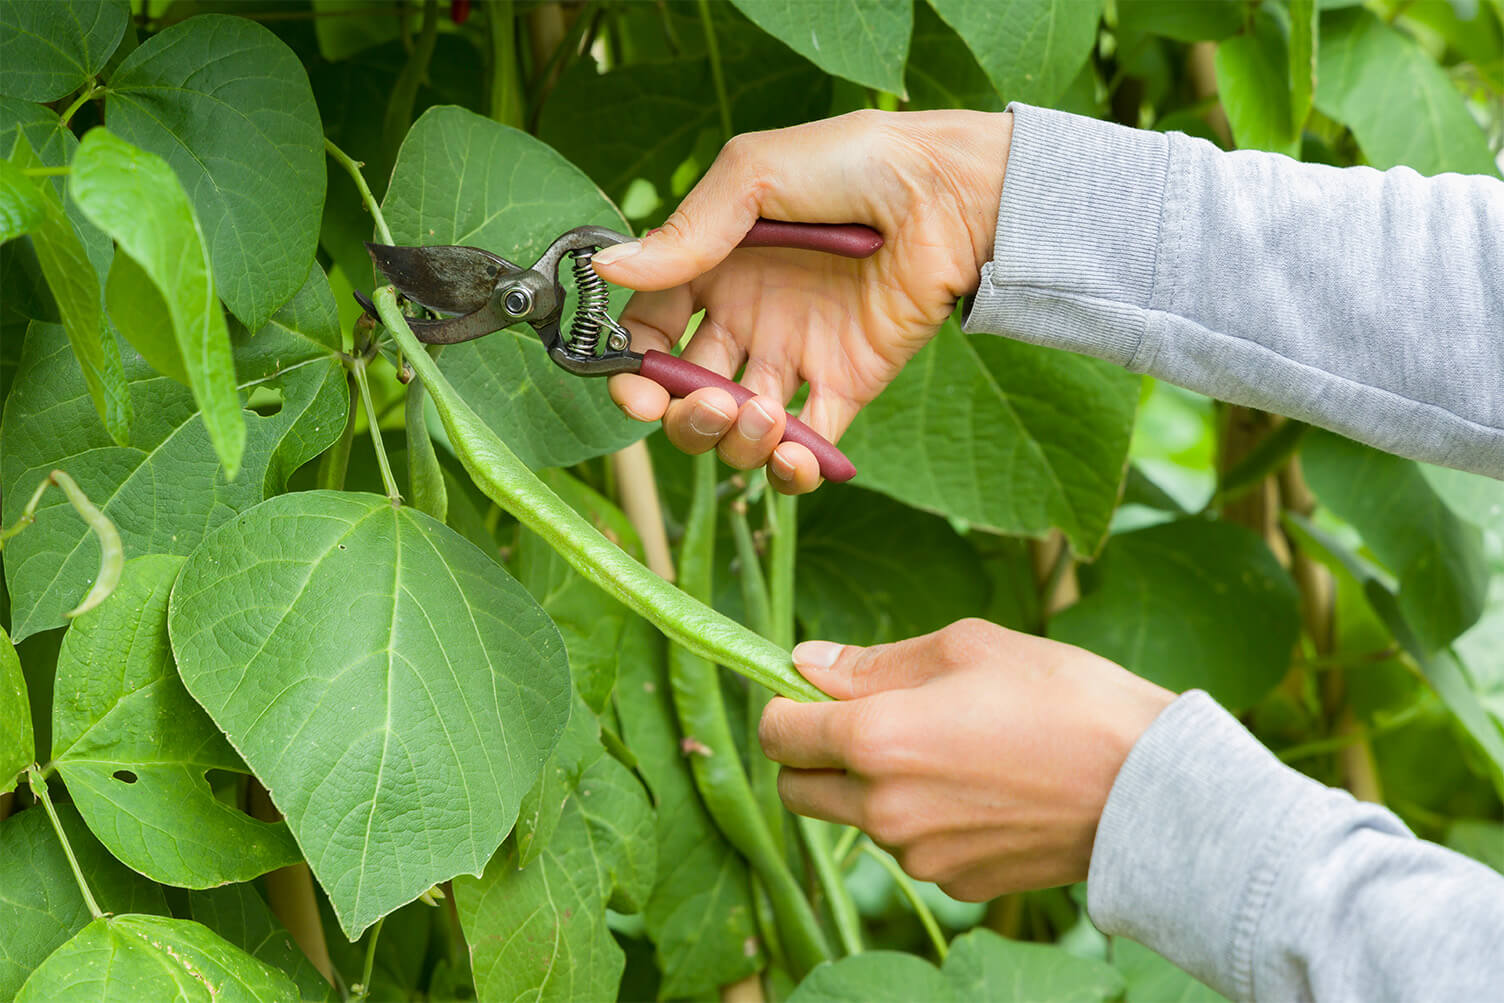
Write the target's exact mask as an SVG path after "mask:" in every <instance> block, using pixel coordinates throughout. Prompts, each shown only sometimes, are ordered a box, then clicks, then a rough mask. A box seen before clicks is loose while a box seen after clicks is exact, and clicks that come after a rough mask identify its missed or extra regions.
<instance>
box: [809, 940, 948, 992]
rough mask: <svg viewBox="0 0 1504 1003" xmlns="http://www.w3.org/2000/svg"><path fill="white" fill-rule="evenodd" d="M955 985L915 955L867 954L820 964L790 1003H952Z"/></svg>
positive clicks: (896, 953) (876, 952)
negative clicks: (914, 1002) (920, 1002)
mask: <svg viewBox="0 0 1504 1003" xmlns="http://www.w3.org/2000/svg"><path fill="white" fill-rule="evenodd" d="M959 999H960V997H958V996H957V995H956V992H955V987H954V985H953V984H952V982H951V981H950V980H949V979H947V978H946V977H945V976H944V975H942V974H940V970H939V969H937V968H936V967H935V966H934V965H932V964H930V963H929V962H928V961H925V960H924V959H923V958H920V957H917V956H915V955H912V954H900V953H899V952H897V951H867V952H866V953H864V954H853V955H850V956H848V957H845V958H842V959H841V960H840V961H835V962H831V961H825V962H821V963H820V964H819V965H816V966H815V968H814V970H813V971H811V972H810V973H809V974H808V975H806V976H805V977H804V981H803V982H801V983H799V987H798V988H797V989H795V990H794V992H793V994H792V995H791V996H789V998H788V1003H856V1001H858V1000H860V1001H862V1003H913V1001H915V1000H924V1001H925V1003H952V1001H955V1000H959Z"/></svg>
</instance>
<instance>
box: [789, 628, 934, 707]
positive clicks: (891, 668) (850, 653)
mask: <svg viewBox="0 0 1504 1003" xmlns="http://www.w3.org/2000/svg"><path fill="white" fill-rule="evenodd" d="M935 637H936V635H934V634H926V635H925V636H923V637H914V638H909V639H908V640H906V641H897V642H894V643H893V644H874V645H872V646H871V647H869V648H863V647H861V646H859V645H855V644H836V643H835V642H833V641H805V642H803V643H801V644H798V645H795V646H794V651H793V658H794V668H796V669H798V670H799V672H800V674H801V675H803V676H804V678H806V679H808V680H809V681H810V682H812V683H814V684H815V685H816V686H818V687H819V688H820V689H822V690H824V691H825V692H826V693H828V694H830V695H831V696H833V697H835V698H836V699H837V700H855V699H857V698H859V697H865V696H871V695H872V694H873V693H879V692H882V691H883V690H901V689H912V688H913V687H915V686H919V685H920V684H922V683H924V682H926V681H927V680H929V679H931V678H933V677H934V676H937V675H939V674H940V673H941V672H944V671H945V669H946V668H947V666H948V665H949V661H948V660H947V659H946V658H945V657H944V655H943V653H942V650H941V648H940V646H939V645H937V644H936V643H935Z"/></svg>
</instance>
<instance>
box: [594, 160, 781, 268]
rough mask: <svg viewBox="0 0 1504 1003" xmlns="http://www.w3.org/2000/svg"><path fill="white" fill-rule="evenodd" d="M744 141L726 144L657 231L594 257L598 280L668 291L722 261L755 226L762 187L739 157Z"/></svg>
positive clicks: (752, 162) (756, 172)
mask: <svg viewBox="0 0 1504 1003" xmlns="http://www.w3.org/2000/svg"><path fill="white" fill-rule="evenodd" d="M749 139H751V137H737V138H736V139H733V140H732V141H731V142H730V143H727V144H726V146H725V148H723V149H722V150H721V153H720V155H719V156H718V157H716V160H715V163H713V164H711V165H710V170H709V171H707V172H706V173H705V177H703V178H701V179H700V183H699V184H697V185H695V187H694V188H693V190H691V191H690V193H689V194H688V195H686V196H685V197H684V201H683V202H681V203H679V208H678V209H675V210H674V213H673V215H671V216H669V218H668V219H666V220H664V222H663V225H662V226H660V227H658V228H657V229H656V230H652V231H650V232H649V233H647V234H644V235H643V237H642V238H641V239H639V240H634V241H630V242H628V243H625V244H617V245H615V246H613V247H608V248H605V249H604V250H601V251H598V252H596V254H595V255H594V256H593V257H592V259H591V262H592V264H594V265H595V270H596V271H597V272H599V273H600V275H601V277H602V278H604V279H606V280H607V281H609V282H613V283H615V284H616V285H619V286H626V287H627V288H628V289H637V290H640V291H646V290H656V289H672V288H673V287H674V286H678V285H683V284H684V283H686V282H689V281H690V280H692V279H695V278H698V277H699V276H701V275H703V274H704V273H705V272H708V271H709V270H710V269H712V268H714V267H715V266H716V265H718V264H720V263H721V262H722V261H723V260H725V258H726V255H728V254H730V253H731V252H732V250H733V249H735V247H736V245H738V244H740V243H741V242H742V238H743V237H745V236H746V235H747V231H748V230H750V229H752V224H753V223H756V222H757V217H758V204H757V192H758V191H760V190H762V188H763V187H764V184H763V181H760V180H759V178H760V177H761V175H760V174H759V170H760V169H759V168H757V167H756V166H755V164H756V160H755V159H754V158H753V157H752V156H750V155H747V154H743V153H741V152H738V151H740V150H742V149H744V148H745V147H746V146H747V145H748V144H747V142H746V140H749Z"/></svg>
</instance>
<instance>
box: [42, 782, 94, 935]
mask: <svg viewBox="0 0 1504 1003" xmlns="http://www.w3.org/2000/svg"><path fill="white" fill-rule="evenodd" d="M26 782H27V783H28V784H30V785H31V793H32V794H34V795H36V799H37V800H38V801H40V802H42V807H43V808H45V809H46V810H47V817H48V818H49V819H51V821H52V831H53V832H55V833H57V838H58V842H60V843H62V844H63V855H64V856H66V857H67V858H68V866H69V867H71V868H72V869H73V880H75V881H77V882H78V890H79V891H80V892H81V893H82V894H83V897H84V905H86V906H88V907H89V914H90V915H91V916H93V917H94V918H95V919H103V918H104V910H103V909H101V908H99V903H98V902H96V901H95V900H94V893H93V892H92V891H90V890H89V882H88V881H86V880H84V871H83V868H82V867H79V866H78V858H77V857H75V856H74V855H73V844H72V843H70V842H68V834H67V833H65V832H63V820H62V819H60V818H58V817H57V809H56V808H54V807H53V806H52V798H51V797H50V796H49V795H48V793H47V780H46V778H44V777H43V776H42V771H41V770H39V769H37V768H36V766H32V767H30V768H29V769H27V771H26Z"/></svg>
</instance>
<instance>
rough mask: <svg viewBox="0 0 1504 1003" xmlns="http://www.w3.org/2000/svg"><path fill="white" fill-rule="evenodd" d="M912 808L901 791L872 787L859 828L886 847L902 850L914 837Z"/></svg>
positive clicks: (914, 822) (913, 813) (914, 823)
mask: <svg viewBox="0 0 1504 1003" xmlns="http://www.w3.org/2000/svg"><path fill="white" fill-rule="evenodd" d="M917 821H918V819H917V818H916V816H915V812H914V810H913V805H912V804H911V803H910V801H909V799H908V798H907V797H905V796H904V795H903V793H902V792H901V791H896V790H894V789H892V788H890V787H882V786H879V787H876V788H874V789H873V790H872V791H871V792H870V793H869V794H868V795H867V798H866V803H865V805H864V810H863V813H862V828H863V829H865V830H866V831H867V834H868V835H869V836H871V837H872V838H873V839H875V840H877V842H879V843H881V844H882V845H883V846H886V847H894V848H902V847H904V846H906V845H907V844H908V843H909V842H911V841H912V840H913V839H914V838H915V837H916V835H917V833H916V824H917Z"/></svg>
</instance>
